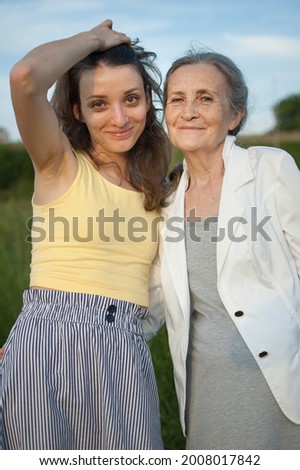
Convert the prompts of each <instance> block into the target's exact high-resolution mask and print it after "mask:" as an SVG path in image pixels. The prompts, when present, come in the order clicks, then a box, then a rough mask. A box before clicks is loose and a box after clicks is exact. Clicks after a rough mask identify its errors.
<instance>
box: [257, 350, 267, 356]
mask: <svg viewBox="0 0 300 470" xmlns="http://www.w3.org/2000/svg"><path fill="white" fill-rule="evenodd" d="M267 355H268V353H267V351H262V352H261V353H259V357H266V356H267Z"/></svg>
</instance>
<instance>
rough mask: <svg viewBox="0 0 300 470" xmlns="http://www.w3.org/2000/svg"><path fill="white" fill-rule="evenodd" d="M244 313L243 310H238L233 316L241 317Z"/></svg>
mask: <svg viewBox="0 0 300 470" xmlns="http://www.w3.org/2000/svg"><path fill="white" fill-rule="evenodd" d="M243 315H244V312H242V311H241V310H238V311H237V312H235V314H234V316H235V317H242V316H243Z"/></svg>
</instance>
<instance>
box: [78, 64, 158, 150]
mask: <svg viewBox="0 0 300 470" xmlns="http://www.w3.org/2000/svg"><path fill="white" fill-rule="evenodd" d="M80 102H81V109H80V111H79V108H78V106H77V105H75V106H74V114H75V115H76V114H80V120H81V121H82V122H84V123H85V124H86V126H87V128H88V130H89V133H90V135H91V141H92V143H93V147H94V149H95V150H96V152H97V153H98V152H105V153H107V154H108V155H110V156H112V155H114V154H120V153H121V154H126V153H127V152H128V151H129V150H130V149H131V148H132V147H133V146H134V145H135V143H136V142H137V140H138V138H139V137H140V135H141V134H142V132H143V130H144V128H145V124H146V116H147V111H148V109H149V107H150V98H149V96H147V94H146V92H145V89H144V83H143V79H142V77H141V75H140V74H139V72H138V71H137V70H136V68H135V67H134V66H131V65H122V66H117V67H112V66H108V65H100V66H99V67H97V68H95V69H94V70H91V71H87V72H84V73H83V74H82V77H81V79H80Z"/></svg>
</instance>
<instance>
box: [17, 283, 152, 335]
mask: <svg viewBox="0 0 300 470" xmlns="http://www.w3.org/2000/svg"><path fill="white" fill-rule="evenodd" d="M29 306H30V307H31V308H28V307H29ZM22 314H23V315H30V316H34V317H36V318H37V317H38V318H40V319H47V320H52V321H65V322H74V323H91V324H95V325H106V326H115V327H120V328H122V329H130V330H132V326H133V324H138V323H140V320H142V319H143V318H145V317H146V316H147V315H148V309H147V308H144V307H141V306H140V305H137V304H133V303H131V302H128V301H126V300H118V299H113V298H110V297H104V296H101V295H96V294H82V293H79V292H65V291H57V290H50V289H28V290H25V291H24V293H23V309H22Z"/></svg>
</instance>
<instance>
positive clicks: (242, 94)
mask: <svg viewBox="0 0 300 470" xmlns="http://www.w3.org/2000/svg"><path fill="white" fill-rule="evenodd" d="M193 64H209V65H214V66H215V67H216V68H217V69H218V70H219V71H220V72H221V73H222V74H223V76H224V77H225V79H226V82H227V84H228V88H229V96H228V99H229V104H230V107H231V109H232V110H233V111H241V110H242V111H244V115H243V117H242V119H241V121H240V122H239V124H238V125H237V127H236V128H235V129H233V130H231V131H229V134H231V135H237V134H238V132H239V131H240V130H241V128H242V127H243V126H244V125H245V123H246V120H247V117H248V87H247V85H246V82H245V79H244V76H243V74H242V72H241V71H240V69H239V68H238V67H237V66H236V65H235V63H234V62H233V61H232V60H231V59H229V58H228V57H226V56H224V55H222V54H219V53H217V52H214V51H210V50H209V51H206V50H205V51H202V50H200V51H197V50H194V49H190V50H189V51H187V52H186V54H185V55H184V56H183V57H180V58H179V59H177V60H175V61H174V62H173V64H172V65H171V67H170V68H169V70H168V72H167V75H166V78H165V82H164V93H163V104H164V109H166V103H167V94H168V84H169V79H170V77H171V75H172V74H173V73H174V72H175V70H177V69H179V68H180V67H182V66H184V65H193Z"/></svg>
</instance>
